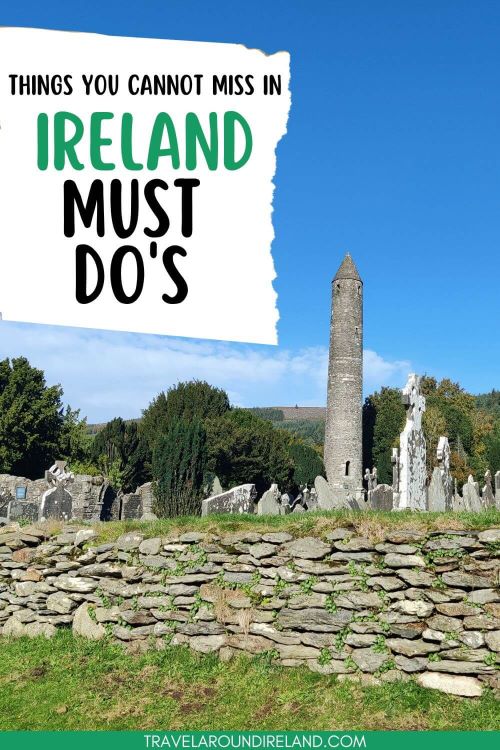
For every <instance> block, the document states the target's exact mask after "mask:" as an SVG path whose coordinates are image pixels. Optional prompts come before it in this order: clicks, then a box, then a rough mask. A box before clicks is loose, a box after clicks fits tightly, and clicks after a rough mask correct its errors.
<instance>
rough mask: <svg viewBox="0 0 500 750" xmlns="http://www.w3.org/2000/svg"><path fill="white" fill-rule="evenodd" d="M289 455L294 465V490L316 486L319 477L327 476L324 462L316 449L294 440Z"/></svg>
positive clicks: (289, 448)
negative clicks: (304, 486)
mask: <svg viewBox="0 0 500 750" xmlns="http://www.w3.org/2000/svg"><path fill="white" fill-rule="evenodd" d="M288 454H289V456H290V458H291V459H292V463H293V474H292V482H293V485H294V488H293V489H294V490H297V489H298V488H299V487H300V486H303V485H306V484H307V485H309V487H310V486H311V485H313V484H314V480H315V479H316V477H317V476H324V475H325V467H324V466H323V461H322V460H321V458H320V457H319V456H318V454H317V452H316V451H315V450H314V448H311V446H310V445H307V444H306V443H304V442H302V441H301V440H292V442H291V443H290V445H289V446H288Z"/></svg>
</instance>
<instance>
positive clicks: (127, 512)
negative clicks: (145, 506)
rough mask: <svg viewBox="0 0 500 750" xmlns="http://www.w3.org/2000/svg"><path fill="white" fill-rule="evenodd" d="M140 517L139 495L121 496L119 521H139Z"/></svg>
mask: <svg viewBox="0 0 500 750" xmlns="http://www.w3.org/2000/svg"><path fill="white" fill-rule="evenodd" d="M141 516H142V499H141V496H140V494H139V493H135V492H130V493H129V494H127V495H122V507H121V520H122V521H124V520H127V519H128V520H131V519H136V520H139V519H140V517H141Z"/></svg>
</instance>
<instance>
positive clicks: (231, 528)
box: [79, 508, 500, 542]
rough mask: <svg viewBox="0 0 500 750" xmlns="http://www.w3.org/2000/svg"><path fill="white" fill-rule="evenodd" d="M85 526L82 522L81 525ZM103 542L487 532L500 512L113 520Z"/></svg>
mask: <svg viewBox="0 0 500 750" xmlns="http://www.w3.org/2000/svg"><path fill="white" fill-rule="evenodd" d="M79 525H81V523H80V524H79ZM93 525H94V527H95V528H96V529H97V530H98V531H99V540H100V541H101V542H107V541H114V540H115V539H116V538H117V537H118V536H119V535H120V534H123V533H125V532H127V531H134V530H139V531H141V532H143V533H144V534H145V535H146V536H149V537H151V536H166V535H168V534H176V533H182V532H183V531H206V532H213V533H218V532H224V533H231V532H235V531H249V530H250V531H257V532H260V531H262V532H265V531H289V532H290V533H293V534H294V536H306V535H308V534H314V533H317V534H325V533H327V532H328V531H331V530H332V529H334V528H336V527H339V526H354V529H355V530H356V532H357V533H361V534H369V535H375V536H377V532H381V531H382V530H383V529H395V528H403V527H404V528H413V529H421V530H429V531H434V530H444V529H486V528H491V527H494V526H500V511H498V510H496V509H494V508H490V509H489V510H485V511H483V512H482V513H415V512H412V511H402V512H397V513H395V512H392V513H387V512H382V511H380V512H379V511H370V512H355V511H329V512H327V511H318V512H315V513H305V514H301V515H297V514H293V513H292V514H289V515H287V516H258V515H256V514H242V515H236V514H221V515H216V514H214V515H210V516H206V517H204V518H201V517H199V516H181V517H177V518H171V519H161V520H158V521H111V522H106V523H99V524H93Z"/></svg>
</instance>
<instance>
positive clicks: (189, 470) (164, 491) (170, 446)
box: [153, 419, 206, 518]
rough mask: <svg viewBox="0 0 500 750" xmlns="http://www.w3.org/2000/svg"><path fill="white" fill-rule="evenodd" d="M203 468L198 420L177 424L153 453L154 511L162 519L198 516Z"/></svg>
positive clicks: (201, 431) (203, 436)
mask: <svg viewBox="0 0 500 750" xmlns="http://www.w3.org/2000/svg"><path fill="white" fill-rule="evenodd" d="M205 468H206V434H205V430H204V428H203V425H202V423H201V421H200V420H198V419H191V420H190V421H189V422H188V421H186V420H183V419H181V420H177V421H175V422H173V423H172V424H171V425H170V427H169V428H168V430H167V431H166V432H165V433H164V434H163V435H161V436H160V438H159V439H158V441H157V443H156V445H155V449H154V453H153V476H154V480H155V483H154V492H155V496H156V501H157V502H156V511H157V512H158V515H159V516H161V517H163V518H172V517H174V516H186V515H200V513H201V499H202V496H203V480H204V475H205Z"/></svg>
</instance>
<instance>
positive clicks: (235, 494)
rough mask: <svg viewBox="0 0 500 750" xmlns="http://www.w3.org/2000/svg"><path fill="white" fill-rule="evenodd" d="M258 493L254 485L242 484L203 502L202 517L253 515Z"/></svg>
mask: <svg viewBox="0 0 500 750" xmlns="http://www.w3.org/2000/svg"><path fill="white" fill-rule="evenodd" d="M256 497H257V491H256V489H255V485H254V484H241V485H239V486H238V487H233V488H232V489H230V490H228V491H227V492H222V493H220V494H219V495H213V497H207V498H205V500H202V501H201V515H202V516H208V515H210V514H211V513H253V512H254V510H255V508H254V501H255V498H256Z"/></svg>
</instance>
